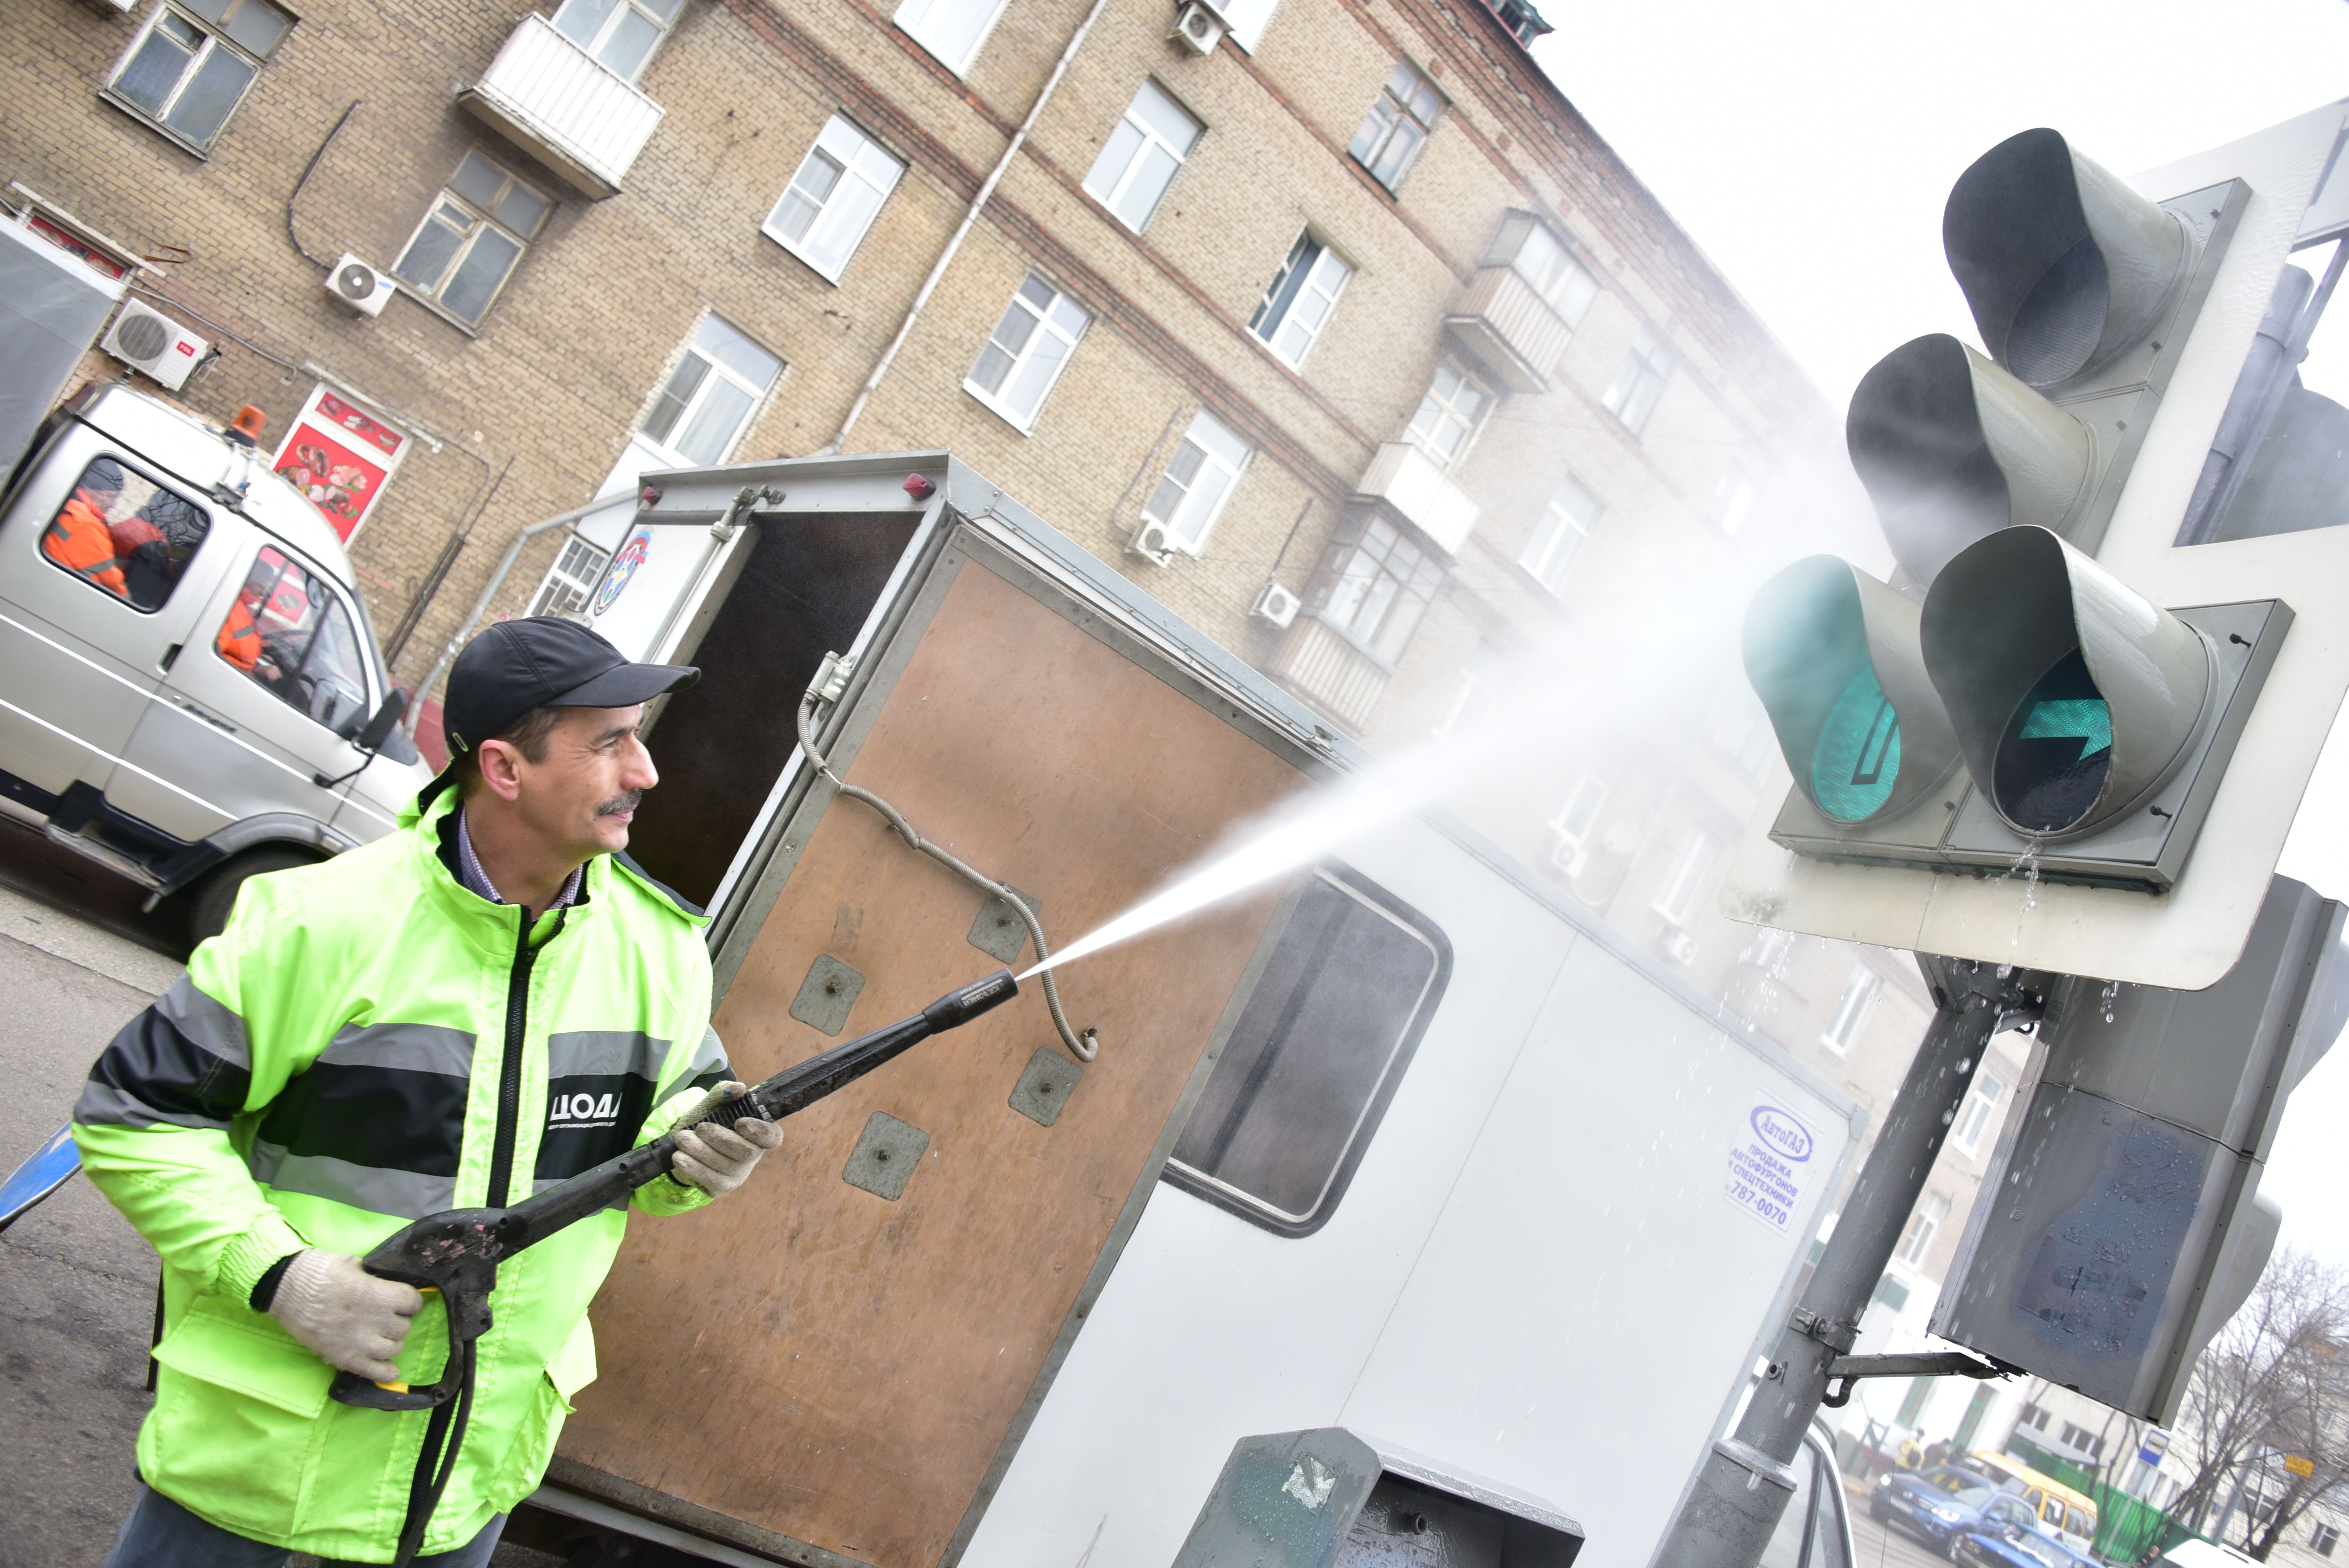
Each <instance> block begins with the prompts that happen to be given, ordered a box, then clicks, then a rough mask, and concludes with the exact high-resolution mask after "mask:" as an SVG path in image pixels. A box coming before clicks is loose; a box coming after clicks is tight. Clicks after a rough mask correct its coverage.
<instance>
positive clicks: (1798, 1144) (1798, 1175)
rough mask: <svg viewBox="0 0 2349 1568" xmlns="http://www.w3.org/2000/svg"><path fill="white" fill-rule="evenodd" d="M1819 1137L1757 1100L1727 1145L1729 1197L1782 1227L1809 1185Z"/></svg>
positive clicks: (1787, 1113) (1794, 1118)
mask: <svg viewBox="0 0 2349 1568" xmlns="http://www.w3.org/2000/svg"><path fill="white" fill-rule="evenodd" d="M1817 1149H1818V1139H1817V1138H1816V1136H1814V1135H1813V1133H1812V1131H1811V1130H1810V1129H1809V1128H1808V1127H1807V1126H1806V1125H1805V1124H1804V1122H1803V1120H1802V1119H1801V1118H1799V1117H1797V1116H1795V1114H1794V1113H1793V1112H1791V1111H1789V1110H1786V1109H1784V1108H1783V1107H1780V1106H1776V1105H1773V1104H1770V1103H1769V1102H1767V1101H1761V1102H1758V1103H1756V1104H1755V1105H1754V1108H1753V1109H1752V1110H1751V1111H1749V1112H1748V1113H1747V1115H1746V1118H1745V1123H1744V1126H1743V1127H1741V1128H1739V1129H1738V1131H1737V1136H1736V1138H1735V1140H1734V1141H1733V1142H1732V1143H1731V1144H1730V1147H1729V1183H1728V1185H1727V1186H1726V1187H1724V1188H1723V1191H1724V1192H1726V1193H1727V1194H1728V1197H1729V1201H1730V1202H1733V1203H1734V1204H1736V1205H1737V1206H1738V1207H1739V1208H1741V1209H1743V1210H1744V1211H1745V1212H1747V1213H1749V1214H1751V1215H1753V1216H1754V1218H1755V1219H1757V1220H1759V1221H1761V1222H1763V1223H1764V1224H1765V1225H1767V1226H1769V1227H1770V1228H1771V1229H1772V1230H1774V1231H1782V1232H1783V1231H1784V1230H1785V1229H1786V1227H1787V1226H1788V1225H1790V1224H1792V1223H1793V1222H1794V1219H1795V1208H1796V1206H1797V1205H1799V1204H1800V1203H1801V1202H1802V1201H1803V1189H1804V1187H1806V1185H1808V1184H1809V1181H1810V1176H1811V1156H1812V1154H1813V1153H1815V1152H1816V1150H1817Z"/></svg>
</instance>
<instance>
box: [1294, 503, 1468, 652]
mask: <svg viewBox="0 0 2349 1568" xmlns="http://www.w3.org/2000/svg"><path fill="white" fill-rule="evenodd" d="M1443 581H1444V566H1443V563H1442V562H1438V561H1437V560H1436V559H1435V557H1434V556H1433V554H1432V553H1430V552H1428V551H1427V550H1425V549H1423V547H1422V546H1421V545H1420V544H1419V542H1417V541H1416V540H1415V539H1413V538H1411V537H1410V536H1408V535H1406V534H1405V533H1404V532H1403V531H1402V530H1401V529H1399V528H1397V527H1396V526H1395V525H1394V524H1392V523H1391V522H1389V521H1386V520H1385V519H1384V518H1382V517H1378V516H1375V515H1371V514H1364V515H1362V516H1360V517H1356V518H1353V519H1351V520H1350V521H1348V523H1347V525H1346V526H1345V527H1344V528H1342V529H1340V531H1339V533H1338V537H1337V538H1336V539H1335V540H1333V541H1332V542H1330V552H1329V553H1328V554H1327V555H1326V556H1324V557H1323V558H1322V563H1321V571H1320V573H1319V575H1318V577H1317V578H1316V580H1315V584H1314V587H1313V590H1312V592H1311V593H1309V595H1308V597H1307V599H1306V607H1307V608H1309V609H1310V610H1312V611H1313V612H1314V613H1315V614H1318V615H1319V616H1320V618H1321V620H1322V621H1323V622H1324V623H1325V624H1329V625H1330V626H1334V627H1336V628H1337V629H1338V630H1339V631H1341V632H1344V633H1345V634H1347V635H1349V636H1350V637H1351V638H1353V640H1354V641H1355V642H1356V643H1357V644H1359V645H1361V646H1362V647H1365V648H1368V649H1369V650H1370V651H1371V653H1372V654H1373V655H1376V656H1378V657H1379V658H1381V659H1384V660H1385V661H1386V662H1387V663H1389V664H1390V665H1392V664H1393V663H1394V662H1395V661H1396V660H1397V659H1400V658H1401V657H1402V650H1403V648H1404V646H1405V645H1407V644H1409V643H1410V641H1411V634H1412V633H1413V632H1415V631H1417V630H1418V629H1419V618H1420V616H1421V615H1423V614H1426V611H1427V606H1428V603H1429V602H1430V601H1432V600H1433V598H1434V597H1435V590H1436V588H1437V586H1438V585H1439V584H1440V583H1443Z"/></svg>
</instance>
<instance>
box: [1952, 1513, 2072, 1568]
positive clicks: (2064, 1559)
mask: <svg viewBox="0 0 2349 1568" xmlns="http://www.w3.org/2000/svg"><path fill="white" fill-rule="evenodd" d="M1950 1555H1951V1560H1952V1561H1954V1562H1955V1563H1958V1564H1959V1568H2095V1565H2094V1563H2093V1560H2092V1559H2090V1558H2089V1557H2087V1556H2086V1555H2085V1553H2078V1552H2075V1551H2074V1550H2073V1549H2072V1548H2071V1547H2070V1546H2069V1545H2068V1544H2066V1543H2065V1542H2063V1541H2061V1540H2059V1539H2057V1538H2056V1537H2054V1536H2052V1535H2046V1534H2043V1533H2042V1532H2039V1531H2038V1530H2036V1529H2033V1518H2032V1515H2031V1514H2030V1511H2029V1508H2028V1505H2026V1504H2025V1503H2024V1502H2023V1501H2022V1500H2021V1499H2020V1498H2016V1497H2012V1496H2006V1497H2002V1498H2000V1499H1999V1501H1997V1502H1994V1503H1992V1512H1991V1514H1990V1515H1989V1516H1988V1517H1987V1518H1986V1519H1985V1521H1984V1523H1983V1525H1982V1526H1981V1527H1978V1528H1975V1529H1972V1530H1966V1531H1961V1532H1959V1534H1958V1538H1957V1542H1956V1543H1955V1546H1954V1548H1953V1549H1952V1551H1951V1553H1950Z"/></svg>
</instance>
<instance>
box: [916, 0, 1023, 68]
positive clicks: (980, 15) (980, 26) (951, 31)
mask: <svg viewBox="0 0 2349 1568" xmlns="http://www.w3.org/2000/svg"><path fill="white" fill-rule="evenodd" d="M1002 14H1003V0H905V4H904V5H900V6H898V7H897V15H896V22H897V26H900V27H902V28H904V29H905V34H906V36H908V37H910V38H912V39H913V40H914V42H916V43H917V44H919V45H921V46H922V47H924V48H925V49H927V50H928V51H929V52H930V53H931V54H932V55H933V56H935V57H936V59H937V62H938V64H940V65H942V66H944V67H946V68H947V69H948V70H950V71H952V72H954V73H955V75H957V76H960V75H961V74H962V73H963V72H965V71H967V70H968V69H969V68H970V62H971V61H972V60H973V59H975V58H977V57H978V46H980V45H981V44H983V43H985V42H986V41H987V35H988V30H989V29H991V28H992V27H993V26H995V19H996V18H997V17H998V16H999V15H1002Z"/></svg>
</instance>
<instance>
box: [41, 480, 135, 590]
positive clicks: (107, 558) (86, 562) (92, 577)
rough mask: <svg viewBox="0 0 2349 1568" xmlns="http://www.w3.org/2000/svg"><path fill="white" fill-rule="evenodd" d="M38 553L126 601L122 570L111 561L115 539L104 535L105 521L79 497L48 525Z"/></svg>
mask: <svg viewBox="0 0 2349 1568" xmlns="http://www.w3.org/2000/svg"><path fill="white" fill-rule="evenodd" d="M41 553H43V554H44V555H47V557H48V558H49V559H50V560H52V561H54V562H57V564H58V565H60V566H62V567H64V568H65V569H66V570H67V571H68V572H70V573H73V574H74V575H75V576H77V577H78V578H81V579H82V580H83V581H85V582H88V583H97V584H98V586H99V587H100V588H103V589H105V590H106V591H107V592H108V593H111V594H113V595H114V596H115V597H116V598H118V599H123V598H128V597H129V594H130V590H129V587H128V586H127V585H126V584H125V583H124V582H123V579H122V568H121V567H120V566H119V564H117V563H116V562H115V559H114V536H113V535H112V534H111V533H109V532H108V531H107V527H106V519H104V518H103V517H100V516H99V515H98V509H97V508H95V507H93V506H91V505H90V504H89V502H88V501H86V500H82V499H81V497H80V496H78V495H77V496H75V497H74V498H73V499H72V500H69V501H67V502H66V504H65V508H64V510H63V511H59V512H58V513H57V516H56V518H55V519H53V520H52V521H50V523H49V531H47V533H45V534H43V535H42V536H41Z"/></svg>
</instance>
